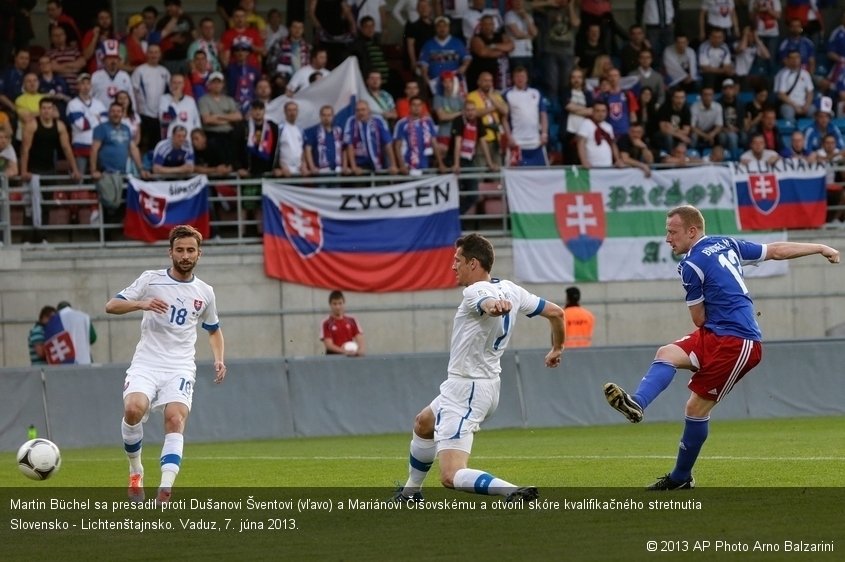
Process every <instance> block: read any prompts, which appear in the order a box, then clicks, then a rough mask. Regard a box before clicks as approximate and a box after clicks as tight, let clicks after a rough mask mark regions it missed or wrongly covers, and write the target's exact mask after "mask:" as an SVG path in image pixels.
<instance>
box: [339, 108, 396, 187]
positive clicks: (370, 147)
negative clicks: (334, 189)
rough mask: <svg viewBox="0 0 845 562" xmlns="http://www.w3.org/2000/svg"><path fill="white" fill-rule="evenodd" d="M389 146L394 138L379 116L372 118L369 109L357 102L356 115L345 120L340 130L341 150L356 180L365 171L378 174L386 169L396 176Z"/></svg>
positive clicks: (394, 163)
mask: <svg viewBox="0 0 845 562" xmlns="http://www.w3.org/2000/svg"><path fill="white" fill-rule="evenodd" d="M392 143H393V137H392V136H391V134H390V130H389V129H388V127H387V123H386V122H385V120H384V119H383V118H382V116H381V115H373V114H372V113H371V112H370V105H369V104H368V103H367V102H366V101H364V100H359V101H358V102H357V103H356V104H355V115H353V116H352V117H350V118H349V119H347V121H346V125H345V126H344V127H343V147H344V150H345V151H346V161H347V164H348V166H349V169H350V171H351V172H352V173H353V174H355V175H358V176H359V175H362V174H364V173H366V171H367V170H371V171H376V172H380V171H382V170H385V169H387V171H388V172H389V173H391V174H396V172H397V171H398V169H397V167H396V159H395V158H394V154H393V146H392Z"/></svg>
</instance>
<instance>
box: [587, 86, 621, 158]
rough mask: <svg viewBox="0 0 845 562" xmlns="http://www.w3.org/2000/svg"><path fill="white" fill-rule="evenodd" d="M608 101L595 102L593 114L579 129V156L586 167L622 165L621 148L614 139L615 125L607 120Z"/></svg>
mask: <svg viewBox="0 0 845 562" xmlns="http://www.w3.org/2000/svg"><path fill="white" fill-rule="evenodd" d="M606 118H607V103H606V102H604V101H602V100H596V101H595V102H593V114H592V116H591V117H590V118H589V119H584V121H583V122H582V123H581V127H580V128H579V129H578V158H579V159H580V160H581V166H582V167H584V168H609V167H611V166H614V165H616V166H619V165H621V160H620V159H619V150H618V148H617V147H616V142H615V141H614V140H613V127H611V126H610V123H608V122H607V121H605V119H606Z"/></svg>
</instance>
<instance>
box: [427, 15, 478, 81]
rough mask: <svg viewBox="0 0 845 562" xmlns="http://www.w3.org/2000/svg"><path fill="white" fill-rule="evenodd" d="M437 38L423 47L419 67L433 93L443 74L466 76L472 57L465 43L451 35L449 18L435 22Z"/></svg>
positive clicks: (441, 17)
mask: <svg viewBox="0 0 845 562" xmlns="http://www.w3.org/2000/svg"><path fill="white" fill-rule="evenodd" d="M434 31H435V36H434V38H433V39H431V40H429V41H428V42H427V43H426V44H425V45H423V48H422V52H420V58H419V62H418V64H419V66H420V69H421V72H422V75H423V76H424V77H425V78H426V79H427V80H428V81H429V86H430V88H431V90H432V91H433V92H436V91H438V88H437V84H436V81H437V79H438V78H439V77H440V75H441V74H442V73H443V72H446V71H448V72H454V73H455V75H456V76H459V77H460V76H464V75H465V74H466V71H467V68H468V67H469V64H470V62H472V56H471V55H470V54H469V52H468V51H467V49H466V45H465V44H464V42H463V41H461V40H460V39H458V38H457V37H454V36H452V35H449V18H447V17H445V16H440V17H438V18H436V19H435V20H434Z"/></svg>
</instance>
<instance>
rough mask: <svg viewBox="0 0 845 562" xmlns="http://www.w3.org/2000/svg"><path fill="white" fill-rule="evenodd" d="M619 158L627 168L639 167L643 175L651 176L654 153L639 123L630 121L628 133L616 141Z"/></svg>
mask: <svg viewBox="0 0 845 562" xmlns="http://www.w3.org/2000/svg"><path fill="white" fill-rule="evenodd" d="M616 146H617V148H618V149H619V160H620V161H621V162H622V164H623V165H624V166H627V167H628V168H639V169H640V170H642V171H643V175H645V177H650V176H651V166H652V164H654V154H653V153H652V152H651V149H650V148H649V146H648V142H647V138H646V136H645V128H644V127H643V126H642V124H641V123H631V127H630V128H629V129H628V133H627V134H625V135H623V136H622V137H621V138H619V140H618V141H617V145H616Z"/></svg>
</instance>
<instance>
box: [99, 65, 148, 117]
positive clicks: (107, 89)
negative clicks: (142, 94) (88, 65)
mask: <svg viewBox="0 0 845 562" xmlns="http://www.w3.org/2000/svg"><path fill="white" fill-rule="evenodd" d="M121 91H122V92H126V93H127V94H128V95H129V99H131V100H132V107H134V108H135V110H136V111H137V109H138V104H137V103H135V92H134V90H133V88H132V79H131V78H130V77H129V74H127V72H126V71H125V70H118V71H117V73H116V74H115V75H114V76H111V75H110V74H109V73H108V72H107V71H106V69H104V68H103V69H100V70H98V71H96V72H95V73H94V74H92V75H91V95H92V96H93V97H95V98H97V99H98V100H100V103H102V104H103V105H104V106H105V108H106V111H108V109H109V106H110V105H111V103H112V102H113V101H114V99H115V97H116V96H117V93H118V92H121Z"/></svg>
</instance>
